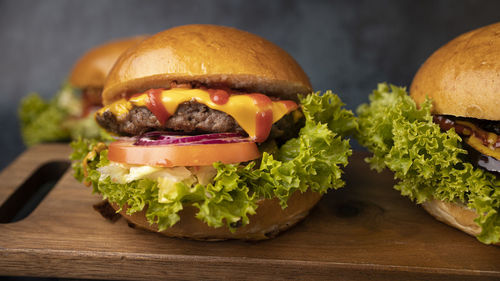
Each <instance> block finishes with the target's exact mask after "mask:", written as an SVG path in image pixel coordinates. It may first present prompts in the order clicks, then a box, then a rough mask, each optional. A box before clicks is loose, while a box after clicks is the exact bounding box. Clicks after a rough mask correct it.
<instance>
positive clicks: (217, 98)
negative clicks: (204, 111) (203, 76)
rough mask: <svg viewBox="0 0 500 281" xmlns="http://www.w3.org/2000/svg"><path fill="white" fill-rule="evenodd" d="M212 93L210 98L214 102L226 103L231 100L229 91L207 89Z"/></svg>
mask: <svg viewBox="0 0 500 281" xmlns="http://www.w3.org/2000/svg"><path fill="white" fill-rule="evenodd" d="M207 92H208V93H209V94H210V99H211V100H212V102H213V103H215V104H218V105H224V104H226V103H227V101H228V100H229V93H228V92H227V91H225V90H221V89H207Z"/></svg>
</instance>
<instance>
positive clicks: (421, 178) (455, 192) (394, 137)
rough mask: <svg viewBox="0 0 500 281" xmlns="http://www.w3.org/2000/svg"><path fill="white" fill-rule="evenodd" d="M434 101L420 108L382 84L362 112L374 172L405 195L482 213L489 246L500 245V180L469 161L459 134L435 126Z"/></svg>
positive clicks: (364, 139) (479, 220) (363, 139)
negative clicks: (389, 175)
mask: <svg viewBox="0 0 500 281" xmlns="http://www.w3.org/2000/svg"><path fill="white" fill-rule="evenodd" d="M430 110H431V102H430V101H426V102H425V103H424V104H422V105H421V108H420V109H418V108H417V106H416V104H415V102H414V101H413V100H412V99H411V98H410V97H409V96H408V95H407V93H406V90H405V89H404V88H399V87H395V86H390V87H389V86H388V85H387V84H379V85H378V89H377V90H375V91H374V92H373V93H372V94H371V95H370V104H364V105H361V106H360V107H359V108H358V111H357V113H358V118H359V120H358V121H359V134H358V140H359V142H360V143H361V144H362V145H364V146H365V147H367V148H368V149H369V150H370V151H372V152H373V156H372V157H371V158H368V159H367V162H368V163H370V165H371V167H372V168H373V169H376V170H377V171H381V170H382V169H384V168H388V169H390V170H391V171H393V172H394V176H395V178H396V179H398V180H399V181H398V183H397V184H396V185H395V186H394V187H395V189H397V190H399V191H400V192H401V194H402V195H405V196H408V197H410V198H411V199H412V200H415V201H416V202H417V203H422V202H424V201H426V200H429V199H431V198H436V199H439V200H443V201H447V202H453V201H457V202H465V203H466V204H467V206H468V207H469V208H471V209H475V210H476V212H477V213H478V214H479V217H478V218H477V219H476V223H478V225H479V226H481V228H482V232H481V234H480V235H479V236H478V237H477V238H478V239H479V240H480V241H481V242H483V243H488V244H489V243H496V242H499V241H500V215H499V214H498V212H499V209H500V179H498V178H497V177H495V176H494V175H492V174H491V173H488V172H486V171H484V170H482V169H478V168H475V167H474V166H473V165H472V164H470V163H468V162H467V161H464V159H466V154H467V151H466V150H464V149H463V148H462V146H461V141H462V139H461V138H460V136H459V135H458V134H457V133H456V132H455V131H454V130H449V131H446V132H442V131H441V129H440V128H439V126H438V125H437V124H435V123H434V122H433V121H432V115H431V113H430Z"/></svg>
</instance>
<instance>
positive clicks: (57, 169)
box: [0, 161, 70, 223]
mask: <svg viewBox="0 0 500 281" xmlns="http://www.w3.org/2000/svg"><path fill="white" fill-rule="evenodd" d="M69 166H70V162H69V161H51V162H47V163H45V164H43V165H42V166H40V167H39V168H38V169H37V170H36V171H35V172H34V173H33V174H31V176H30V177H29V178H28V179H26V180H25V181H24V182H23V183H22V184H21V185H20V186H19V187H18V188H17V189H16V191H15V192H14V193H12V194H11V195H10V196H9V198H8V199H7V200H6V201H5V202H4V203H3V204H2V206H0V223H11V222H16V221H20V220H22V219H24V218H26V217H27V216H29V214H31V212H33V210H35V209H36V207H37V206H38V204H40V202H42V200H43V198H45V196H46V195H47V194H48V193H49V192H50V191H51V190H52V188H53V187H54V186H55V185H56V183H57V182H58V181H59V179H60V178H61V177H62V176H63V175H64V173H65V172H66V170H67V169H68V168H69Z"/></svg>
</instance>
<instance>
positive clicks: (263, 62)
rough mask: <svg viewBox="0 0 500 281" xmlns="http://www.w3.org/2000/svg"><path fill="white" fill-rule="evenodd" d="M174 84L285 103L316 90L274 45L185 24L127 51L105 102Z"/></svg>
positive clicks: (242, 34)
mask: <svg viewBox="0 0 500 281" xmlns="http://www.w3.org/2000/svg"><path fill="white" fill-rule="evenodd" d="M172 81H176V82H178V83H183V82H192V81H196V82H200V83H203V84H207V85H210V84H214V83H224V84H225V85H227V86H229V87H230V88H234V89H245V90H247V91H251V92H260V93H265V94H269V95H276V96H280V97H282V98H284V99H296V97H297V94H307V93H309V92H311V91H312V88H311V84H310V82H309V79H308V78H307V76H306V74H305V73H304V71H303V70H302V68H301V67H300V66H299V64H298V63H297V62H296V61H295V60H294V59H293V58H292V57H291V56H290V55H289V54H288V53H286V52H285V51H284V50H283V49H281V48H280V47H278V46H276V45H275V44H273V43H271V42H269V41H267V40H265V39H263V38H261V37H259V36H257V35H254V34H251V33H248V32H245V31H241V30H238V29H235V28H231V27H223V26H216V25H185V26H179V27H175V28H171V29H168V30H165V31H163V32H160V33H158V34H156V35H153V36H151V37H150V38H148V39H146V40H144V41H143V42H141V43H140V44H138V45H136V46H135V47H133V48H131V49H129V50H128V51H127V52H125V53H124V54H123V55H122V56H121V57H120V58H119V59H118V61H117V62H116V64H115V65H114V67H113V68H112V70H111V71H110V73H109V76H108V78H107V80H106V84H105V87H104V92H103V103H104V105H107V104H110V103H112V102H113V101H115V100H117V99H120V98H122V97H123V96H125V95H130V94H135V93H138V92H142V91H145V90H147V89H150V88H168V87H169V85H170V82H172Z"/></svg>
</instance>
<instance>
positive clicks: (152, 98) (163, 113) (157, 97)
mask: <svg viewBox="0 0 500 281" xmlns="http://www.w3.org/2000/svg"><path fill="white" fill-rule="evenodd" d="M163 90H164V89H150V90H147V91H146V92H145V94H146V95H148V100H147V102H146V107H147V108H148V109H149V111H151V112H152V113H153V114H154V115H155V116H156V119H158V121H159V122H160V124H161V125H162V126H163V125H165V122H167V120H168V118H169V117H170V114H169V113H168V112H167V110H166V109H165V106H163V103H162V102H161V93H162V92H163Z"/></svg>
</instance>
